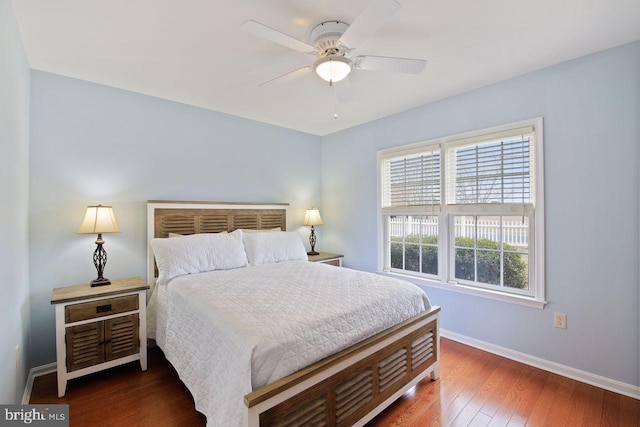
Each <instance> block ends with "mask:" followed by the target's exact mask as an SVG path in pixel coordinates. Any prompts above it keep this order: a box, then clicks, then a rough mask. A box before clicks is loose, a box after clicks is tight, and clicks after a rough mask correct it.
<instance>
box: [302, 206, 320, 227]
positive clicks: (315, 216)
mask: <svg viewBox="0 0 640 427" xmlns="http://www.w3.org/2000/svg"><path fill="white" fill-rule="evenodd" d="M302 225H322V218H320V212H319V211H318V209H315V208H311V209H307V212H305V214H304V220H303V221H302Z"/></svg>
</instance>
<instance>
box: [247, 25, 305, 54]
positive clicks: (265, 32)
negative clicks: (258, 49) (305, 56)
mask: <svg viewBox="0 0 640 427" xmlns="http://www.w3.org/2000/svg"><path fill="white" fill-rule="evenodd" d="M240 28H242V29H243V30H244V31H246V32H248V33H251V34H253V35H254V36H258V37H261V38H263V39H266V40H269V41H272V42H274V43H278V44H279V45H282V46H285V47H288V48H289V49H293V50H297V51H298V52H302V53H309V54H315V53H316V52H317V51H316V48H315V47H313V46H311V45H310V44H308V43H305V42H301V41H300V40H298V39H294V38H293V37H291V36H288V35H286V34H284V33H281V32H280V31H277V30H274V29H273V28H270V27H267V26H266V25H263V24H261V23H259V22H256V21H247V22H245V23H244V24H242V25H241V26H240Z"/></svg>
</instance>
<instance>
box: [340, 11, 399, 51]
mask: <svg viewBox="0 0 640 427" xmlns="http://www.w3.org/2000/svg"><path fill="white" fill-rule="evenodd" d="M398 9H400V3H398V2H397V1H396V0H371V1H370V2H369V4H368V5H367V7H365V8H364V10H363V11H362V12H361V13H360V15H359V16H358V17H357V18H356V19H355V21H353V23H352V24H351V25H349V28H347V31H345V32H344V34H343V35H342V37H340V40H338V42H339V43H340V44H342V45H344V46H347V47H348V48H349V49H355V48H357V47H359V46H360V45H361V44H363V43H364V42H365V41H367V39H368V38H369V37H371V36H372V35H373V34H374V33H375V32H376V31H378V30H379V29H380V27H382V26H383V25H384V23H385V22H387V20H389V18H390V17H391V15H393V14H394V13H395V12H396V11H397V10H398Z"/></svg>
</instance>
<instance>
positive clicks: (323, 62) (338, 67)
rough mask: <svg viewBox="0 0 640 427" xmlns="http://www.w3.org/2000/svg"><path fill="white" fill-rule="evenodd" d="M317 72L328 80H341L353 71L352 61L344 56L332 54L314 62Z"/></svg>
mask: <svg viewBox="0 0 640 427" xmlns="http://www.w3.org/2000/svg"><path fill="white" fill-rule="evenodd" d="M314 68H315V70H316V74H318V75H319V76H320V78H322V79H323V80H326V81H328V82H339V81H340V80H342V79H344V78H345V77H347V76H348V75H349V73H350V72H351V61H349V60H348V59H347V58H345V57H344V56H339V55H330V56H325V57H324V58H320V59H318V60H317V61H316V63H315V64H314Z"/></svg>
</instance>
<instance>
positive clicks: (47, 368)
mask: <svg viewBox="0 0 640 427" xmlns="http://www.w3.org/2000/svg"><path fill="white" fill-rule="evenodd" d="M56 367H57V365H56V363H55V362H54V363H49V364H48V365H42V366H36V367H35V368H31V370H30V371H29V376H28V377H27V384H26V385H25V387H24V394H23V395H22V404H23V405H28V404H29V400H31V391H32V390H33V381H34V380H35V378H36V377H39V376H41V375H46V374H50V373H51V372H56Z"/></svg>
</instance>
